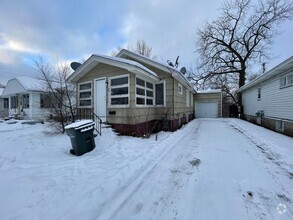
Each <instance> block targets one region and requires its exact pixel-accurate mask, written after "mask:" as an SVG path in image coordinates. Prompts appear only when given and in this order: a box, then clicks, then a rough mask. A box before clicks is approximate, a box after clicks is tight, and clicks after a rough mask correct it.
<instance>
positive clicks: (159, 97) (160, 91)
mask: <svg viewBox="0 0 293 220" xmlns="http://www.w3.org/2000/svg"><path fill="white" fill-rule="evenodd" d="M155 88H156V105H162V106H163V105H164V96H165V94H164V83H158V84H156V87H155Z"/></svg>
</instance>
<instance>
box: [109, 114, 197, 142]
mask: <svg viewBox="0 0 293 220" xmlns="http://www.w3.org/2000/svg"><path fill="white" fill-rule="evenodd" d="M188 118H189V121H191V120H192V119H194V114H190V115H188ZM184 124H187V120H186V116H183V117H181V118H180V123H179V119H173V120H167V121H166V124H165V126H164V124H163V121H162V120H152V121H147V122H143V123H139V124H133V125H131V124H114V123H112V124H110V125H111V126H112V128H113V129H114V130H116V132H118V133H119V134H121V135H128V136H138V137H143V136H144V135H147V134H151V133H157V132H160V131H163V130H165V131H176V130H177V129H179V128H181V127H182V125H184Z"/></svg>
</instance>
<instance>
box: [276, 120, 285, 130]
mask: <svg viewBox="0 0 293 220" xmlns="http://www.w3.org/2000/svg"><path fill="white" fill-rule="evenodd" d="M276 130H277V131H284V121H282V120H278V121H276Z"/></svg>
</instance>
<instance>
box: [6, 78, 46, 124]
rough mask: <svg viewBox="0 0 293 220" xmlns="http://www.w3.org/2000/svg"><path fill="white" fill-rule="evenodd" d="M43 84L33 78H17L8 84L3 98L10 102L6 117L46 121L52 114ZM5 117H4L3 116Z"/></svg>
mask: <svg viewBox="0 0 293 220" xmlns="http://www.w3.org/2000/svg"><path fill="white" fill-rule="evenodd" d="M44 94H45V93H44V92H43V89H42V82H41V81H40V80H37V79H35V78H32V77H17V78H14V79H11V80H9V81H8V82H7V85H6V87H5V89H4V91H3V93H2V98H3V99H6V100H7V101H8V103H7V104H8V105H7V106H6V107H8V108H7V113H6V117H8V116H11V115H14V116H18V117H24V118H27V119H44V118H47V117H48V116H49V115H50V114H51V108H50V107H49V106H48V103H49V102H48V96H46V95H44ZM2 117H3V116H2Z"/></svg>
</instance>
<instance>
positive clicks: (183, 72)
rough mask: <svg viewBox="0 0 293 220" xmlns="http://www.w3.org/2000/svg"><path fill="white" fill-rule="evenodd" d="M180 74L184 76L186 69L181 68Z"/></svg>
mask: <svg viewBox="0 0 293 220" xmlns="http://www.w3.org/2000/svg"><path fill="white" fill-rule="evenodd" d="M180 72H181V73H182V74H183V75H185V73H186V68H185V67H182V68H181V69H180Z"/></svg>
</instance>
